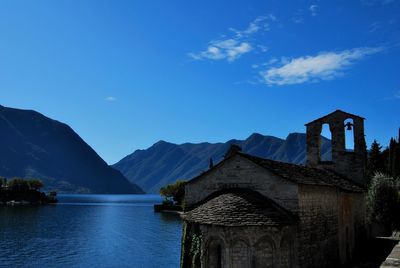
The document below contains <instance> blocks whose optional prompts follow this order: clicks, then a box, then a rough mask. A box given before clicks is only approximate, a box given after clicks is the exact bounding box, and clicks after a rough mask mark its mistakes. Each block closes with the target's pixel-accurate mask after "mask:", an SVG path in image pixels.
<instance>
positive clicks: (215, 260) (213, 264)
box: [207, 239, 223, 268]
mask: <svg viewBox="0 0 400 268" xmlns="http://www.w3.org/2000/svg"><path fill="white" fill-rule="evenodd" d="M222 245H223V243H222V241H220V240H218V239H216V240H211V241H210V243H209V244H208V254H207V255H208V262H207V264H208V265H207V267H210V268H222V266H223V265H222V262H223V246H222Z"/></svg>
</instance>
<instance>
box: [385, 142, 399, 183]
mask: <svg viewBox="0 0 400 268" xmlns="http://www.w3.org/2000/svg"><path fill="white" fill-rule="evenodd" d="M388 169H389V173H390V174H392V176H400V141H399V142H397V141H396V140H395V139H393V138H391V139H390V143H389V167H388Z"/></svg>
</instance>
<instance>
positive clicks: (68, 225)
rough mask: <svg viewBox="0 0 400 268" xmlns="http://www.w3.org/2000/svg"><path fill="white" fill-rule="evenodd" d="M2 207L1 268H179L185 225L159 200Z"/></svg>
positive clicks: (90, 199)
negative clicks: (156, 207)
mask: <svg viewBox="0 0 400 268" xmlns="http://www.w3.org/2000/svg"><path fill="white" fill-rule="evenodd" d="M58 199H59V204H57V205H48V206H38V207H30V206H27V207H0V267H179V256H180V239H181V221H180V219H179V216H177V215H175V214H169V213H154V212H153V204H155V203H159V202H160V201H161V199H160V197H159V196H157V195H59V196H58Z"/></svg>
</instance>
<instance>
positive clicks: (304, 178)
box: [239, 153, 363, 192]
mask: <svg viewBox="0 0 400 268" xmlns="http://www.w3.org/2000/svg"><path fill="white" fill-rule="evenodd" d="M239 154H240V155H241V156H243V157H245V158H246V159H248V160H250V161H252V162H254V163H256V164H258V165H259V166H261V167H263V168H265V169H267V170H268V171H270V172H272V173H274V174H275V175H277V176H279V177H281V178H284V179H287V180H290V181H293V182H295V183H298V184H305V185H319V186H332V187H337V188H339V189H341V190H344V191H349V192H362V191H363V188H362V186H361V185H358V184H356V183H354V182H352V181H350V180H348V179H347V178H345V177H343V176H341V175H339V174H337V173H335V172H333V171H330V170H325V169H319V168H310V167H306V166H301V165H295V164H289V163H284V162H278V161H274V160H269V159H264V158H260V157H256V156H251V155H248V154H244V153H239Z"/></svg>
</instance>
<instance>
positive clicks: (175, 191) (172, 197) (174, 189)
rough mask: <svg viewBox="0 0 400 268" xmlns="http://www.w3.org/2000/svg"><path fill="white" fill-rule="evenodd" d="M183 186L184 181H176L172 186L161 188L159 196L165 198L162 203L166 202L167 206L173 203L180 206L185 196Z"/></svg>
mask: <svg viewBox="0 0 400 268" xmlns="http://www.w3.org/2000/svg"><path fill="white" fill-rule="evenodd" d="M185 185H186V181H184V180H177V181H176V182H175V183H173V184H168V185H167V186H165V187H162V188H161V189H160V195H161V196H163V197H164V198H165V199H164V202H168V203H169V204H171V203H173V202H175V204H177V205H182V202H183V198H184V196H185ZM172 201H173V202H172ZM164 202H163V204H164Z"/></svg>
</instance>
